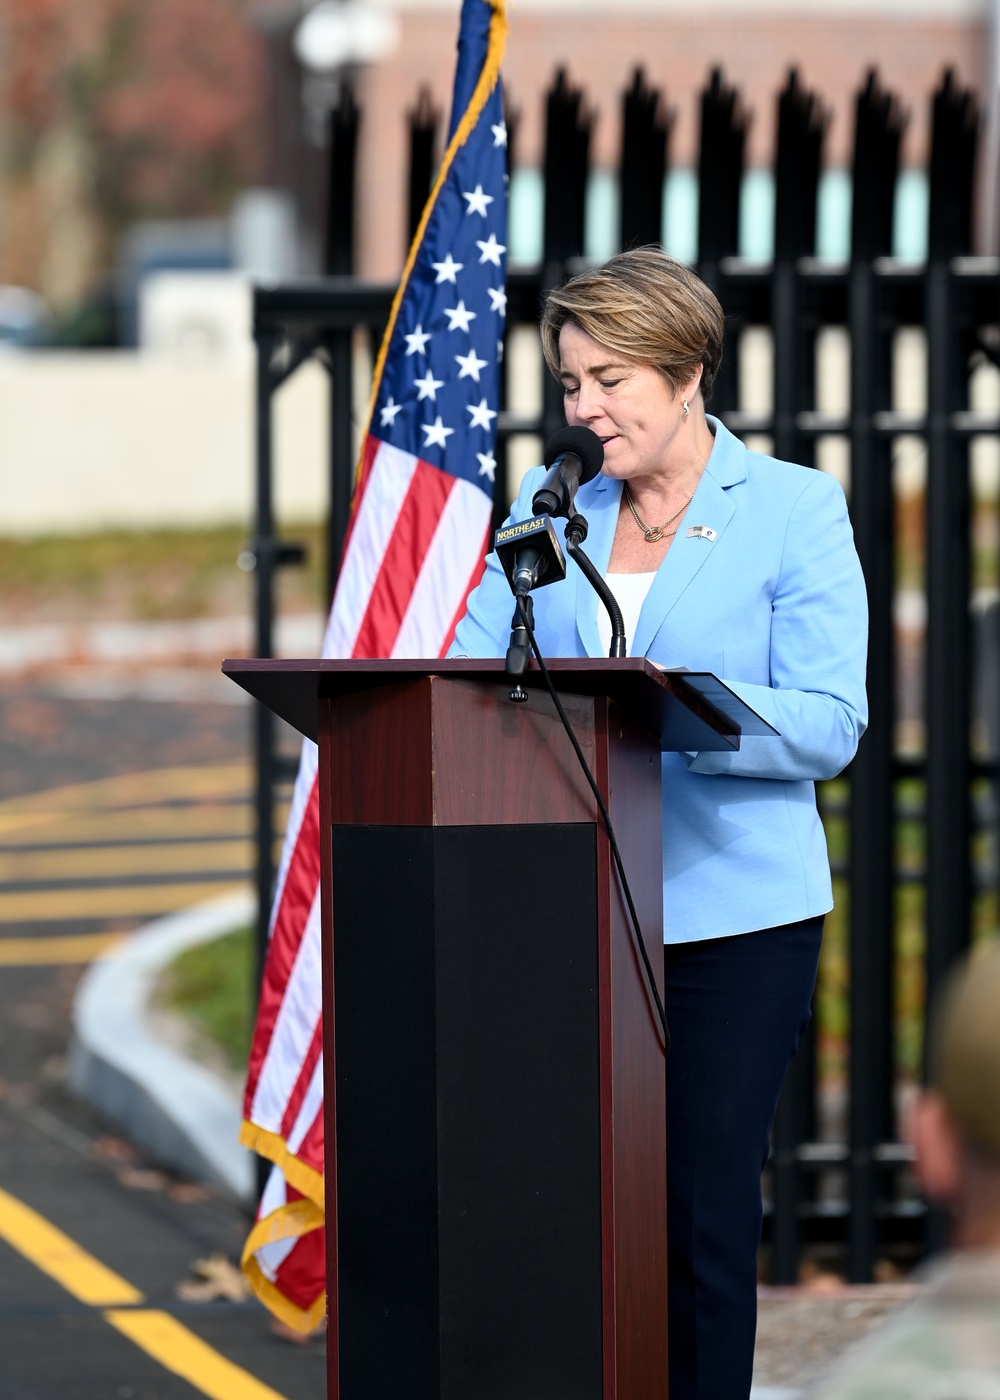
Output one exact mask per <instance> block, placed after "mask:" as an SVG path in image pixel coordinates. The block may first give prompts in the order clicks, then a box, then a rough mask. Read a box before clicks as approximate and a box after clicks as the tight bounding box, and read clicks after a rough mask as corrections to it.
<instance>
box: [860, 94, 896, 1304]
mask: <svg viewBox="0 0 1000 1400" xmlns="http://www.w3.org/2000/svg"><path fill="white" fill-rule="evenodd" d="M902 127H903V118H902V116H901V113H900V110H899V107H898V104H897V103H896V102H895V100H894V99H893V98H892V97H891V96H890V95H889V94H888V93H886V92H884V91H882V89H881V88H880V87H879V85H878V82H877V79H876V76H875V74H874V72H872V73H869V75H868V80H867V83H866V85H865V87H864V89H863V91H861V92H860V93H859V94H858V96H857V99H856V102H855V134H854V161H853V180H852V188H853V204H852V215H851V271H850V282H849V287H848V308H847V317H848V327H849V331H850V338H851V427H850V434H851V502H850V504H851V519H852V523H853V526H854V537H855V540H856V542H857V547H858V555H859V557H860V559H861V565H862V568H863V569H864V574H865V580H866V582H867V585H868V596H869V605H870V607H869V636H868V704H869V724H868V732H867V733H866V734H865V736H864V738H863V739H862V741H861V746H860V748H859V750H858V754H857V757H856V758H855V760H854V762H853V763H852V765H851V769H850V778H851V796H850V968H851V973H850V1008H851V1010H850V1027H851V1030H850V1064H849V1070H848V1075H849V1081H848V1082H849V1096H850V1109H849V1138H850V1167H849V1174H848V1200H849V1206H850V1212H849V1216H848V1261H847V1269H848V1277H849V1278H850V1281H851V1282H852V1283H870V1282H871V1279H872V1271H873V1268H874V1264H875V1259H876V1255H877V1250H878V1244H879V1239H878V1207H879V1195H880V1185H881V1182H880V1167H879V1163H878V1154H877V1149H878V1146H879V1144H880V1143H882V1142H886V1141H889V1140H890V1139H891V1138H892V1137H893V1136H894V1132H893V1128H894V1124H893V1109H892V1103H893V1092H892V1091H893V1078H894V1063H893V1061H894V1057H893V1036H892V1033H893V978H892V972H893V948H894V936H893V935H894V922H895V915H894V906H895V899H894V895H895V883H894V878H893V866H894V860H895V834H894V822H895V812H894V802H893V728H894V716H895V674H896V672H895V645H894V630H895V629H894V625H893V592H894V587H895V502H894V496H893V481H892V445H891V441H890V440H889V438H888V437H884V436H876V435H875V433H874V431H873V429H874V420H875V414H876V413H877V412H879V411H881V410H885V409H888V408H890V407H891V386H892V339H891V333H888V332H887V330H886V328H885V325H884V321H883V317H882V316H881V315H880V314H879V313H880V308H879V287H878V284H877V282H876V279H875V277H874V275H873V271H872V263H873V261H874V260H875V259H876V258H879V257H884V256H886V255H887V254H888V253H889V252H890V251H891V248H892V212H893V194H894V191H895V187H896V176H897V173H898V169H899V144H900V136H901V133H902Z"/></svg>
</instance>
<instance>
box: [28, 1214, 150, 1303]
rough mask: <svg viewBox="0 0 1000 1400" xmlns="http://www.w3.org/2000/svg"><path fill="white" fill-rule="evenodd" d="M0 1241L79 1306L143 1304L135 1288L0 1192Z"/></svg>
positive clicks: (38, 1216)
mask: <svg viewBox="0 0 1000 1400" xmlns="http://www.w3.org/2000/svg"><path fill="white" fill-rule="evenodd" d="M0 1237H2V1238H3V1239H5V1240H6V1241H7V1243H8V1244H10V1245H13V1247H14V1248H15V1249H16V1250H17V1251H18V1253H19V1254H23V1255H24V1257H25V1259H30V1261H31V1263H32V1264H34V1266H35V1268H36V1269H41V1271H42V1273H43V1274H48V1276H49V1278H54V1279H55V1281H56V1283H58V1284H60V1285H61V1287H63V1288H65V1290H66V1292H67V1293H72V1295H73V1297H74V1298H78V1299H79V1301H80V1302H81V1303H89V1304H91V1306H93V1307H99V1308H106V1307H113V1306H114V1305H115V1304H119V1305H120V1304H122V1303H141V1302H143V1301H144V1299H143V1296H142V1294H141V1293H140V1292H139V1290H138V1289H137V1288H133V1287H132V1285H131V1284H130V1283H128V1282H127V1280H125V1279H123V1278H122V1277H121V1276H120V1275H119V1274H116V1273H114V1272H113V1271H112V1270H111V1269H109V1268H107V1267H106V1265H104V1264H102V1263H101V1261H100V1260H99V1259H95V1258H94V1256H93V1255H92V1254H88V1253H87V1251H86V1250H85V1249H81V1248H80V1246H79V1245H78V1244H76V1243H74V1241H73V1240H71V1239H70V1238H69V1236H68V1235H64V1234H63V1232H62V1231H61V1230H58V1229H57V1228H56V1227H55V1225H50V1224H49V1222H48V1221H47V1220H46V1219H45V1217H44V1216H41V1215H39V1214H38V1212H37V1211H35V1210H32V1209H31V1207H30V1206H26V1205H24V1203H23V1202H22V1201H19V1200H17V1199H16V1198H15V1197H14V1196H9V1195H8V1194H7V1192H6V1191H4V1190H2V1189H0Z"/></svg>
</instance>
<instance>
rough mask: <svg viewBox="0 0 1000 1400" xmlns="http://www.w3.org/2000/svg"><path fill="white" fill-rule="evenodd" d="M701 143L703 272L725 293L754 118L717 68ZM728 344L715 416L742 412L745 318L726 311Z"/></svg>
mask: <svg viewBox="0 0 1000 1400" xmlns="http://www.w3.org/2000/svg"><path fill="white" fill-rule="evenodd" d="M699 106H700V122H701V126H700V136H699V143H698V272H699V274H700V275H701V277H702V279H703V280H704V281H705V282H706V283H707V285H708V286H709V287H711V288H712V290H713V291H714V292H719V291H720V278H719V264H720V263H721V261H722V260H723V258H729V257H735V256H736V254H737V253H738V252H739V246H740V187H741V185H742V183H743V163H744V158H745V154H746V139H747V130H748V128H749V126H750V118H749V116H748V114H747V113H746V111H745V110H744V108H743V104H742V102H741V100H740V95H739V92H738V91H737V89H736V88H735V87H732V86H730V85H729V84H727V83H726V80H725V78H724V77H723V73H722V69H721V68H713V69H712V73H711V76H710V77H709V80H708V85H707V87H706V88H705V89H704V90H703V92H702V94H701V101H700V104H699ZM726 313H727V316H726V344H725V350H724V355H723V361H722V366H721V368H720V370H719V373H718V374H717V376H716V379H715V388H714V390H713V393H712V403H711V407H712V412H713V413H719V414H723V415H724V414H725V413H726V411H727V410H729V409H732V408H736V407H737V401H738V380H739V343H740V341H739V333H740V318H739V316H738V315H736V314H733V307H732V306H728V307H727V308H726Z"/></svg>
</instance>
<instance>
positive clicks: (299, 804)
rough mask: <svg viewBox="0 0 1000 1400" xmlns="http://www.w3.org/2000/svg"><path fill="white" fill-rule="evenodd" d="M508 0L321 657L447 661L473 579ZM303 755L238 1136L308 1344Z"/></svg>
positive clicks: (260, 1260) (250, 1272)
mask: <svg viewBox="0 0 1000 1400" xmlns="http://www.w3.org/2000/svg"><path fill="white" fill-rule="evenodd" d="M506 29H507V24H506V14H505V10H504V0H463V5H462V16H461V23H460V29H459V40H458V65H457V69H456V74H455V89H454V97H453V104H452V118H451V127H450V131H449V140H448V147H447V150H446V152H445V156H444V160H443V162H442V165H441V170H440V172H439V174H438V177H437V179H436V181H435V185H434V188H433V190H432V191H431V195H430V198H429V199H428V202H427V207H426V208H425V210H424V214H423V218H422V220H421V223H420V227H419V228H418V230H417V233H416V236H415V238H414V241H413V246H412V247H411V249H410V253H409V257H408V259H407V263H406V267H405V268H404V271H403V277H402V280H401V283H400V287H399V291H398V292H397V294H396V298H395V301H394V303H393V307H392V312H391V314H390V318H389V325H388V328H387V330H386V333H385V337H384V340H383V342H382V347H381V350H380V352H379V357H378V360H377V362H376V366H375V376H374V390H373V395H372V404H371V410H370V413H369V421H368V425H367V431H366V434H365V438H364V444H363V447H362V451H361V460H360V462H359V465H358V476H357V482H356V486H355V492H354V501H353V506H352V513H351V521H350V525H349V528H348V535H347V541H346V544H345V548H344V556H343V560H342V563H341V570H340V576H339V581H338V584H337V590H336V593H335V595H334V600H333V607H332V610H331V613H330V620H329V624H328V626H327V632H326V638H325V641H324V644H323V655H324V656H339V657H351V656H358V657H380V656H383V657H389V656H399V657H420V656H443V655H444V653H445V652H446V651H447V649H448V645H449V643H450V642H451V639H452V636H453V634H454V630H455V625H456V623H457V621H458V619H459V617H460V616H461V614H462V612H463V611H464V608H465V600H466V598H467V597H468V594H469V592H470V590H471V589H472V588H473V587H474V586H475V584H476V583H477V582H478V579H479V576H480V574H481V572H482V569H483V561H484V557H485V552H486V542H487V536H488V531H489V525H490V519H491V515H492V500H493V480H494V474H495V471H496V458H495V455H494V451H495V444H496V422H497V412H498V408H499V403H498V399H499V384H500V361H501V358H502V352H503V330H504V317H505V313H506V300H507V299H506V292H505V276H506V251H507V249H506V242H507V232H506V227H507V191H506V183H507V175H506V166H507V160H506V146H507V129H506V126H505V125H504V119H503V109H502V104H501V93H500V82H499V78H500V60H501V57H502V54H503V48H504V43H505V40H506ZM316 771H317V753H316V748H315V745H313V744H312V743H309V742H307V743H306V744H304V745H303V749H302V758H301V761H300V766H299V772H298V776H297V779H296V784H295V791H294V794H293V798H292V808H291V815H290V817H289V824H288V830H287V833H286V836H285V844H284V850H283V853H282V858H281V863H280V867H279V871H278V880H277V889H276V894H275V899H274V905H273V908H272V912H271V929H270V939H269V944H268V952H267V959H266V962H265V967H264V978H263V984H262V987H261V995H260V1004H259V1010H258V1016H257V1024H256V1028H255V1031H254V1039H253V1045H252V1047H251V1051H250V1063H249V1072H248V1078H247V1087H246V1097H245V1101H244V1120H245V1121H244V1124H243V1130H242V1133H241V1140H242V1141H243V1142H244V1144H245V1145H246V1146H247V1147H251V1148H253V1149H254V1150H255V1151H257V1152H259V1153H260V1154H261V1155H262V1156H264V1157H266V1158H268V1159H269V1160H270V1161H271V1162H273V1163H274V1167H273V1168H272V1171H271V1175H270V1178H269V1180H268V1183H267V1187H266V1189H265V1192H264V1195H263V1198H262V1200H261V1203H260V1206H259V1209H258V1213H257V1220H256V1223H255V1224H254V1227H253V1229H252V1231H251V1233H250V1236H249V1238H248V1240H247V1243H246V1246H245V1248H244V1252H243V1267H244V1270H245V1271H246V1274H247V1277H248V1278H249V1280H250V1282H251V1284H252V1285H253V1287H254V1289H255V1291H256V1292H257V1293H258V1294H259V1296H260V1297H261V1298H262V1299H263V1300H264V1302H265V1303H266V1304H267V1305H268V1307H270V1308H271V1310H272V1311H273V1312H275V1313H276V1314H277V1315H278V1316H279V1317H280V1318H281V1319H282V1320H283V1321H284V1322H286V1323H288V1324H289V1325H290V1326H292V1327H294V1328H296V1329H298V1330H300V1331H309V1330H311V1329H312V1328H313V1327H315V1326H316V1325H318V1324H319V1323H320V1322H321V1320H322V1318H323V1312H324V1305H325V1277H324V1229H323V1220H324V1216H323V1065H322V1033H321V1005H320V981H321V978H320V937H319V932H320V930H319V915H320V911H319V797H318V786H317V780H316Z"/></svg>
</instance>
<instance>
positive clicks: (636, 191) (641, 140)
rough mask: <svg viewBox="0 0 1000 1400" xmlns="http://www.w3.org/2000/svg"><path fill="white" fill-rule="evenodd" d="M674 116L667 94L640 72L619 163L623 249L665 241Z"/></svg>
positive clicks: (628, 95)
mask: <svg viewBox="0 0 1000 1400" xmlns="http://www.w3.org/2000/svg"><path fill="white" fill-rule="evenodd" d="M672 126H673V114H672V113H671V112H666V111H664V107H663V95H662V93H661V92H660V91H659V89H658V88H651V87H649V85H648V84H647V82H646V78H645V74H644V73H643V71H642V69H641V68H637V69H636V70H635V72H634V73H633V75H632V85H631V87H629V88H628V90H627V91H626V92H625V93H624V95H623V97H622V150H621V160H620V162H619V188H620V191H621V209H620V219H619V245H620V246H621V247H622V248H638V247H641V246H642V245H643V244H646V243H659V242H661V240H662V237H663V181H664V179H665V177H666V173H667V148H668V142H669V139H670V129H671V127H672Z"/></svg>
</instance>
